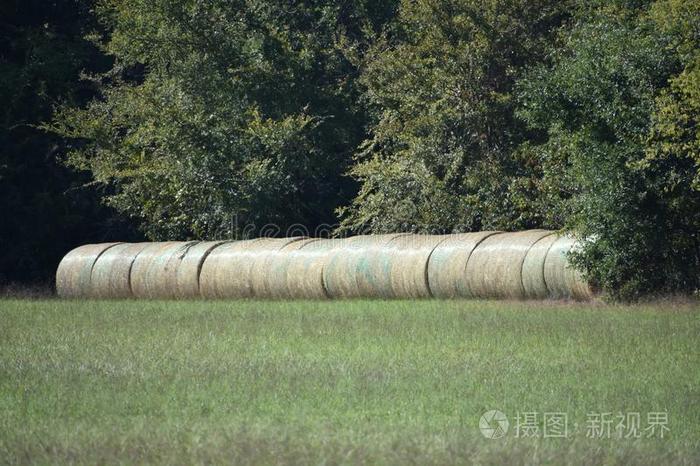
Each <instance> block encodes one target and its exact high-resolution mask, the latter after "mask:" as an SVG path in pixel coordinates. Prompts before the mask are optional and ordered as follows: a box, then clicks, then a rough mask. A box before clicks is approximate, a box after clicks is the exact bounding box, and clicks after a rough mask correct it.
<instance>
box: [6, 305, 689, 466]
mask: <svg viewBox="0 0 700 466" xmlns="http://www.w3.org/2000/svg"><path fill="white" fill-rule="evenodd" d="M698 335H700V309H698V308H697V306H695V307H694V306H693V305H682V306H673V305H668V306H661V305H656V306H652V305H649V306H636V307H608V306H587V305H579V304H576V305H564V304H561V305H560V304H548V303H504V302H480V301H470V302H460V301H449V302H441V301H417V302H416V301H393V302H381V301H346V302H255V301H242V302H137V301H105V302H94V301H93V302H90V301H61V300H47V301H21V300H2V301H0V463H5V462H7V463H29V462H32V463H85V464H92V463H115V462H123V463H132V462H139V463H142V462H145V463H179V464H190V463H216V464H220V463H238V464H240V463H257V464H269V463H283V464H310V463H314V464H316V463H325V464H328V463H330V464H334V463H402V464H403V463H413V464H428V463H478V464H534V463H551V464H565V463H570V464H600V463H607V464H635V463H637V464H645V463H646V464H662V463H678V464H698V463H700V352H699V351H698ZM489 409H498V410H501V411H503V412H504V413H506V415H507V416H508V417H509V420H510V423H511V425H510V429H509V431H508V433H507V434H506V436H505V437H503V438H501V439H495V440H491V439H486V438H484V437H483V436H482V434H481V433H480V431H479V429H478V422H479V418H480V416H481V415H482V414H483V413H484V412H485V411H487V410H489ZM552 411H556V412H565V413H567V419H568V430H569V436H568V438H566V439H554V438H543V437H542V436H540V438H536V439H526V438H517V437H516V433H515V423H516V414H517V413H518V412H520V413H525V412H537V413H539V416H538V421H537V422H538V426H539V428H540V429H542V428H543V427H544V425H543V424H542V422H541V421H542V416H543V414H544V413H545V412H552ZM605 412H612V413H618V412H622V413H627V412H640V414H641V417H642V424H645V423H646V414H647V413H648V412H665V413H667V415H668V428H669V429H670V431H668V432H666V434H665V436H664V438H663V439H661V438H658V436H656V437H655V438H639V439H618V438H615V436H614V435H613V436H612V437H611V438H596V439H591V438H587V434H588V433H589V432H587V419H588V415H589V414H590V413H605ZM642 427H644V425H642ZM540 433H541V432H540Z"/></svg>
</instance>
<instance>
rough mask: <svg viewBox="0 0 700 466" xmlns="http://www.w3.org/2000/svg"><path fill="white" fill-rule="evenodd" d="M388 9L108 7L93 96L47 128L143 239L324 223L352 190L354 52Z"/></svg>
mask: <svg viewBox="0 0 700 466" xmlns="http://www.w3.org/2000/svg"><path fill="white" fill-rule="evenodd" d="M392 11H393V6H392V2H379V3H376V2H372V1H369V0H356V1H350V2H342V3H337V4H329V3H328V2H320V1H312V0H304V1H296V2H292V3H286V2H279V3H276V2H267V1H264V0H247V1H242V0H240V1H233V2H231V1H224V0H215V1H198V0H175V1H173V0H156V1H152V0H148V1H146V0H128V1H116V0H114V1H105V2H103V3H102V5H101V8H100V9H99V11H98V14H99V17H100V19H101V21H102V22H103V23H104V24H105V26H106V27H107V28H108V29H109V30H111V31H112V32H111V35H110V36H109V37H108V38H107V39H106V40H105V41H104V49H105V51H106V52H107V53H108V54H110V55H111V56H113V57H114V58H115V65H114V67H113V68H112V70H110V71H109V72H108V73H105V74H103V75H100V76H97V77H95V81H96V82H97V83H98V84H99V86H100V89H101V92H102V98H101V99H98V100H95V101H93V102H92V103H91V104H90V105H88V106H87V107H86V108H75V107H67V108H64V109H63V111H62V112H61V113H60V114H59V116H58V118H57V119H56V122H55V126H54V129H55V130H56V131H57V132H58V133H59V134H61V135H63V136H67V137H71V138H74V139H75V140H76V141H79V143H78V144H76V145H75V147H74V148H73V150H72V152H71V153H70V155H69V158H68V161H69V163H70V164H71V165H72V166H74V167H77V168H80V169H85V170H89V171H90V172H91V173H92V176H93V177H94V179H95V181H96V182H97V183H99V184H101V185H104V186H109V187H111V188H112V189H113V190H114V194H112V195H110V196H108V197H107V202H108V204H109V205H111V206H113V207H115V208H116V209H117V210H119V211H120V212H124V213H126V214H128V215H129V216H131V217H133V218H135V219H137V220H138V222H139V223H140V225H141V227H142V229H143V230H144V231H145V232H146V233H147V235H148V236H149V237H150V238H153V239H157V238H217V237H240V236H242V235H245V231H246V230H245V229H244V228H243V227H244V226H245V225H249V224H251V223H252V224H256V225H258V226H259V227H260V226H262V225H263V224H270V223H273V224H275V225H277V226H279V227H280V228H281V229H282V230H284V229H285V228H287V227H289V226H291V225H293V224H295V223H302V224H304V225H306V226H308V227H311V228H313V227H314V226H315V225H318V224H321V223H324V222H329V223H330V222H333V221H334V218H335V217H334V214H333V210H334V208H335V206H336V205H337V204H338V203H339V202H340V199H344V198H347V197H350V196H352V195H353V193H354V184H353V183H352V182H351V180H348V179H347V178H345V177H344V176H343V175H344V172H345V171H346V170H347V168H348V165H349V163H350V162H351V157H350V155H351V153H352V151H353V150H354V148H355V147H356V145H357V144H358V142H359V141H360V140H361V139H362V137H363V135H364V133H363V131H364V130H363V121H364V114H363V111H362V109H361V108H360V107H359V106H358V105H357V103H356V101H357V91H356V87H355V76H356V74H357V70H356V68H355V66H354V65H353V63H352V62H351V60H350V59H349V54H351V53H360V52H361V51H362V49H363V48H364V47H366V44H367V42H368V41H369V39H370V38H371V37H372V36H373V34H375V33H376V31H378V30H379V29H380V28H381V26H382V24H383V23H384V22H385V21H386V20H387V19H388V18H389V17H390V16H391V15H392Z"/></svg>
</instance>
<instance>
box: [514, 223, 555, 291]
mask: <svg viewBox="0 0 700 466" xmlns="http://www.w3.org/2000/svg"><path fill="white" fill-rule="evenodd" d="M556 240H557V235H556V234H555V233H552V234H551V235H548V236H545V237H544V238H542V239H540V240H539V241H537V242H536V243H535V244H534V245H533V246H532V247H531V248H530V250H529V251H528V252H527V256H525V261H524V262H523V269H522V273H521V276H522V280H523V289H524V291H525V297H526V298H531V299H544V298H546V297H547V296H549V290H547V284H546V282H545V280H544V261H545V259H546V258H547V252H548V251H549V248H550V247H551V246H552V244H554V242H555V241H556Z"/></svg>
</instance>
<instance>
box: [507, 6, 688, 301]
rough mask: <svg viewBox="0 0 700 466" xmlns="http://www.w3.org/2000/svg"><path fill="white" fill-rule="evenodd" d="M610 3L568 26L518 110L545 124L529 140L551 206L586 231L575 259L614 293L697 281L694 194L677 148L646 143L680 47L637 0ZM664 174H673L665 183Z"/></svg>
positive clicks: (677, 287) (684, 287)
mask: <svg viewBox="0 0 700 466" xmlns="http://www.w3.org/2000/svg"><path fill="white" fill-rule="evenodd" d="M612 11H613V12H614V13H615V14H610V12H611V10H610V9H606V11H605V12H604V14H603V13H602V12H599V14H597V15H593V16H592V17H591V18H588V19H586V20H582V21H579V22H578V24H577V25H576V26H575V27H573V28H572V29H571V30H570V31H567V32H566V33H565V34H564V37H563V45H562V47H561V48H560V49H559V50H558V51H557V52H556V54H555V55H554V57H553V58H554V63H553V65H552V66H538V67H536V68H535V69H534V70H533V71H532V72H531V73H530V74H529V75H528V76H527V78H526V79H525V80H523V81H522V82H521V84H520V86H519V98H520V100H521V102H522V106H521V109H520V112H519V114H520V116H522V117H523V118H524V119H525V120H526V121H527V122H528V123H529V124H530V126H531V127H532V128H539V129H543V130H545V131H546V132H547V138H546V141H545V142H544V143H542V144H539V145H534V146H531V148H530V149H531V150H533V151H534V152H535V153H536V154H538V157H539V158H540V160H541V165H542V167H543V185H544V186H545V190H546V191H547V192H549V193H552V194H551V201H550V203H551V204H552V205H554V206H558V207H557V208H555V209H553V210H552V213H553V214H556V215H560V216H561V218H562V219H563V220H564V225H565V226H566V227H567V228H568V229H569V230H571V231H572V232H574V233H575V234H577V235H578V236H579V237H580V238H582V240H583V241H584V246H583V248H582V249H581V251H580V252H578V253H576V254H574V255H573V256H572V259H573V261H574V263H575V264H576V265H577V266H578V267H580V268H581V269H582V270H583V271H584V272H585V273H586V274H587V276H588V277H589V278H590V279H591V280H592V281H593V282H594V283H597V284H598V286H600V287H601V288H602V289H603V290H604V291H606V292H607V293H608V294H609V295H610V296H611V297H614V298H621V299H634V298H638V297H640V296H642V295H644V294H649V293H664V292H676V291H692V290H694V289H695V288H697V286H698V284H699V283H698V277H699V276H700V274H699V273H698V272H699V271H700V268H699V267H698V264H700V262H699V260H698V259H699V257H700V256H699V253H700V249H699V248H698V245H700V242H699V240H700V237H698V231H699V227H700V222H698V220H700V217H699V216H698V212H700V198H699V197H698V195H697V192H693V188H691V182H692V176H690V173H691V170H690V167H689V164H688V163H687V158H686V155H685V154H684V151H683V150H682V149H681V148H679V147H676V148H674V149H672V152H673V157H671V158H666V159H665V160H666V162H667V163H665V164H663V163H655V162H653V161H652V158H650V157H649V149H648V140H649V135H650V134H652V135H653V134H655V133H658V131H659V114H658V113H657V116H654V113H655V112H657V111H658V106H659V101H658V100H657V99H658V97H659V96H662V97H661V99H662V101H663V100H664V99H665V98H664V97H663V96H664V95H666V94H667V92H668V91H665V90H664V89H665V88H666V86H667V83H668V80H669V78H672V77H673V76H674V75H675V74H676V73H678V71H679V69H680V67H679V65H680V64H679V55H678V50H677V48H676V47H674V44H673V43H672V41H671V38H670V37H669V35H668V34H665V33H664V31H663V30H661V29H660V28H658V26H657V25H656V24H654V23H653V22H651V21H650V20H649V17H648V14H647V13H648V9H647V8H646V7H645V6H644V5H642V6H641V8H639V9H632V10H630V9H622V10H614V9H613V10H612ZM655 120H656V123H655ZM655 127H656V129H654V128H655ZM653 139H655V136H652V140H653ZM680 173H683V174H684V175H682V176H680V177H678V176H676V175H677V174H680ZM671 180H675V181H677V182H678V184H677V185H676V186H675V187H673V188H672V189H670V190H669V189H668V188H670V187H671V184H672V183H670V182H671Z"/></svg>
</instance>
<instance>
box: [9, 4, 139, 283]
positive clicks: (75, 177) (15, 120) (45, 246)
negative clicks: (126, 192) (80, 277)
mask: <svg viewBox="0 0 700 466" xmlns="http://www.w3.org/2000/svg"><path fill="white" fill-rule="evenodd" d="M95 26H96V25H95V23H94V20H93V17H92V14H91V11H90V2H83V1H77V0H54V1H51V2H44V1H32V0H28V1H27V0H25V1H5V2H2V4H1V6H0V42H1V43H2V44H3V47H2V48H1V49H0V104H1V105H0V212H2V221H0V244H2V245H3V253H2V255H0V284H2V283H5V282H23V283H31V282H48V280H49V278H50V277H52V276H53V273H54V272H55V270H56V266H57V265H58V261H59V260H60V259H61V257H62V256H63V255H64V254H65V253H66V252H67V251H68V250H69V249H71V248H72V247H74V246H77V245H78V244H81V243H85V242H91V241H93V242H95V241H104V240H107V239H110V238H114V237H122V238H128V237H129V234H130V230H129V228H128V225H126V224H125V223H124V222H121V221H119V220H118V219H116V218H115V214H114V212H113V211H112V210H111V209H106V208H104V207H102V206H101V205H100V202H99V193H98V192H97V191H96V190H95V189H93V188H92V187H83V185H84V184H85V183H87V182H88V181H89V179H88V178H87V177H85V176H82V175H80V174H76V173H74V172H73V171H72V170H69V169H67V168H66V167H64V166H63V165H62V164H61V163H60V160H59V154H60V152H61V150H62V148H63V146H64V142H65V141H64V140H63V139H62V138H61V137H58V136H56V135H52V134H48V133H46V132H45V131H43V130H42V129H41V128H40V125H41V124H42V123H43V122H46V121H48V120H50V119H51V116H52V114H53V110H54V106H56V105H58V104H60V103H61V102H64V103H70V104H73V105H80V104H81V103H84V102H85V101H86V100H87V99H89V98H91V97H92V96H93V95H94V89H93V88H92V86H91V85H90V83H88V82H81V81H80V80H79V76H80V73H81V71H82V70H93V71H100V70H104V69H107V68H108V67H109V65H110V61H109V60H108V59H107V58H106V57H104V56H103V55H102V54H101V52H100V51H99V50H98V49H96V48H95V47H94V46H92V45H91V44H90V42H88V41H87V40H85V39H84V38H83V36H84V35H85V34H87V33H88V32H90V30H91V29H92V28H93V27H95Z"/></svg>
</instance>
